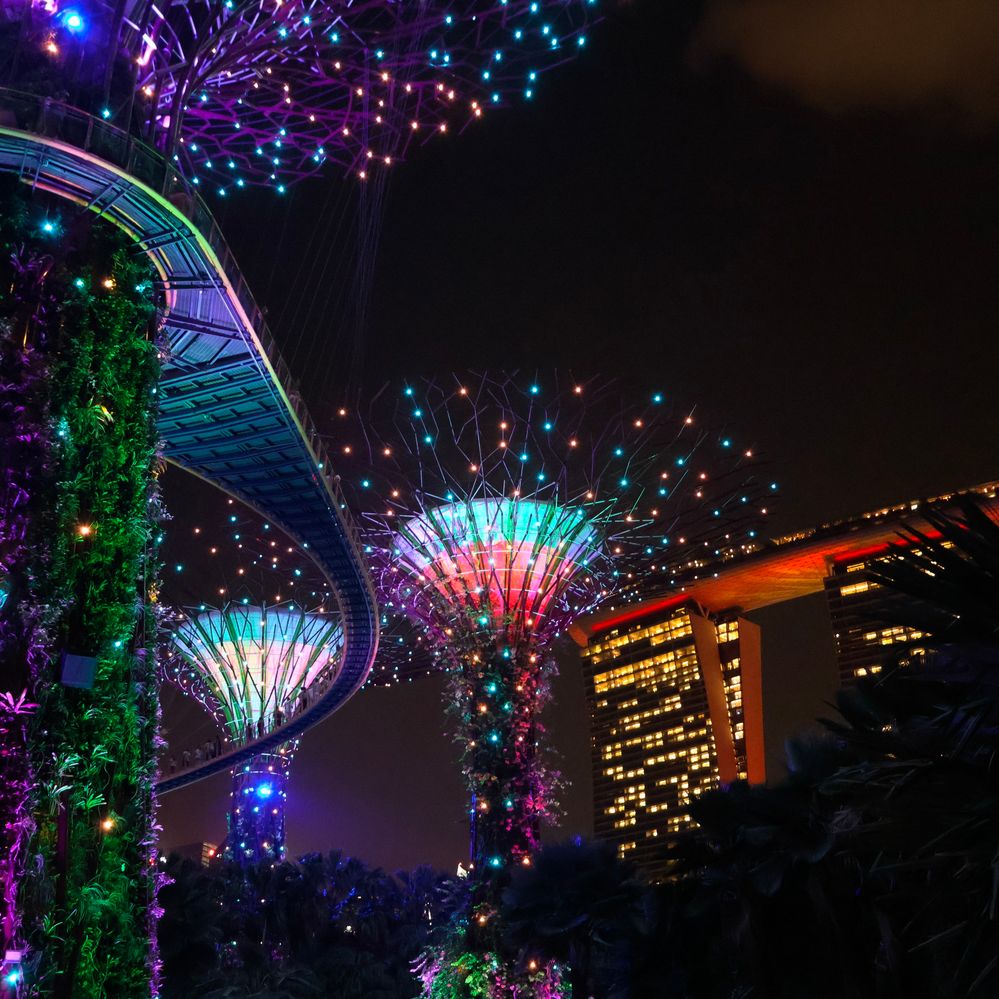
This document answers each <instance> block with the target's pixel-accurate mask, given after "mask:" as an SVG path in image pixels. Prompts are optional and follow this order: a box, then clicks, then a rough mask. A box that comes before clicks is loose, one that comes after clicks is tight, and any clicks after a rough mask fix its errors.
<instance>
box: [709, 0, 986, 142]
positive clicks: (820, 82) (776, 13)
mask: <svg viewBox="0 0 999 999" xmlns="http://www.w3.org/2000/svg"><path fill="white" fill-rule="evenodd" d="M693 56H694V59H695V61H697V62H699V63H702V64H703V62H704V61H705V60H710V59H711V58H717V57H732V58H735V59H736V60H738V61H739V62H740V63H741V64H742V65H744V66H745V67H746V69H748V70H749V71H750V72H751V73H752V74H753V75H754V76H756V77H757V78H758V79H760V80H763V81H765V82H767V83H771V84H775V85H778V86H781V87H784V88H786V89H789V90H791V91H792V92H794V93H795V94H796V95H797V96H798V97H799V98H800V99H801V100H803V101H805V102H807V103H809V104H813V105H816V106H818V107H822V108H825V109H827V110H832V111H842V110H854V109H863V108H879V109H887V110H935V109H936V110H939V109H950V110H951V111H956V112H957V113H958V114H959V115H961V116H962V117H964V118H966V119H968V120H969V121H971V122H977V123H979V124H981V123H987V124H995V123H997V122H999V2H997V0H713V2H712V3H711V4H710V6H709V8H708V14H707V16H706V18H705V20H704V22H703V24H702V25H701V28H700V29H699V31H698V33H697V37H696V41H695V44H694V48H693Z"/></svg>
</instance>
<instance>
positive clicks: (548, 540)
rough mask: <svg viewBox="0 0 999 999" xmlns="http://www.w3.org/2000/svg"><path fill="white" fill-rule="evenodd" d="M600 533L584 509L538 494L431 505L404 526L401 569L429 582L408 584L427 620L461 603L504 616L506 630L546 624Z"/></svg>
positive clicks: (479, 613) (476, 612) (495, 617)
mask: <svg viewBox="0 0 999 999" xmlns="http://www.w3.org/2000/svg"><path fill="white" fill-rule="evenodd" d="M598 545H599V535H598V532H597V530H596V528H595V527H594V526H593V525H592V524H590V523H589V521H588V520H587V519H586V517H585V516H584V513H583V510H582V509H580V508H578V507H577V508H571V507H565V506H559V505H558V504H556V503H543V502H539V501H537V500H533V499H505V498H495V499H477V500H469V501H466V502H457V503H453V504H450V505H447V506H439V507H433V508H431V509H428V510H426V511H425V512H424V513H422V514H421V515H419V516H416V517H410V518H408V519H406V520H405V521H403V522H402V523H401V524H400V525H399V529H398V532H397V534H396V535H395V554H396V556H397V560H396V568H397V570H398V569H401V570H402V571H404V572H405V573H407V574H408V575H409V576H410V578H417V579H422V580H424V581H426V582H427V583H428V584H429V585H428V586H423V587H410V588H409V589H408V592H409V600H410V601H411V602H412V603H414V604H419V605H423V607H424V610H423V613H422V614H421V615H420V616H421V617H423V618H428V617H431V616H437V617H438V618H442V619H444V620H447V619H448V618H450V617H451V616H452V615H453V613H454V607H455V605H456V604H458V605H460V606H462V607H464V608H465V610H466V613H468V614H469V615H471V616H473V617H477V618H481V620H480V621H479V623H480V624H482V625H485V624H487V623H490V622H493V621H494V622H503V623H504V625H505V628H506V631H507V633H508V634H513V635H518V636H519V635H523V634H524V633H526V632H529V631H531V630H532V629H534V628H535V627H538V626H541V625H543V619H544V617H545V614H546V612H547V610H548V607H549V605H550V604H551V603H552V601H560V600H561V598H563V597H564V596H565V593H566V590H567V589H568V588H569V587H570V585H571V583H572V580H573V578H574V576H575V575H576V573H578V572H580V571H583V572H585V570H586V567H587V564H588V563H589V562H590V560H591V559H592V558H594V557H595V556H596V555H597V554H598Z"/></svg>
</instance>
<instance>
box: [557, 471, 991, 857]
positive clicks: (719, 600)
mask: <svg viewBox="0 0 999 999" xmlns="http://www.w3.org/2000/svg"><path fill="white" fill-rule="evenodd" d="M963 495H972V496H974V497H976V498H977V500H978V502H979V503H980V504H981V505H982V508H983V509H984V510H985V511H986V512H987V513H988V514H989V515H990V516H992V517H993V518H999V483H994V482H993V483H987V484H985V485H982V486H976V487H973V488H971V489H968V490H965V491H963V492H961V493H954V494H948V495H946V496H942V497H937V498H934V499H932V500H927V501H910V502H906V503H902V504H898V505H896V506H892V507H887V508H884V509H881V510H877V511H874V512H871V513H867V514H862V515H860V516H857V517H852V518H850V519H849V520H844V521H840V522H837V523H834V524H828V525H823V526H821V527H818V528H815V529H812V530H809V531H803V532H800V533H798V534H796V535H794V536H792V537H788V538H782V539H778V540H776V541H773V542H771V543H769V544H767V545H765V546H761V547H760V549H759V550H757V551H755V552H753V553H752V554H749V555H747V556H744V557H741V558H736V559H733V560H731V561H729V562H726V563H723V564H722V565H721V566H719V569H718V571H717V572H714V573H712V574H711V575H710V576H708V577H707V578H704V579H700V580H691V581H689V582H688V583H687V584H686V585H681V586H678V587H677V589H676V590H675V591H674V592H673V593H672V594H669V595H666V596H664V597H659V598H655V599H651V600H648V601H646V602H644V603H641V604H638V605H633V606H631V607H628V606H625V607H619V608H617V609H609V610H605V611H603V612H601V613H598V614H596V615H593V616H591V617H589V618H583V619H581V620H579V621H578V622H576V623H575V624H573V625H571V626H570V627H569V629H568V631H569V634H570V635H571V636H572V637H573V638H574V639H575V641H576V642H577V644H578V645H579V646H580V648H581V650H582V663H583V676H584V681H585V684H586V692H587V700H588V704H589V710H590V726H591V727H590V734H591V745H592V753H593V793H594V803H593V804H594V808H593V812H594V832H595V835H596V836H597V838H599V839H603V840H606V841H608V842H611V843H614V844H616V846H617V848H618V850H619V851H620V852H621V854H622V855H623V856H626V857H628V858H629V859H630V860H632V861H634V862H635V863H636V864H638V865H639V866H640V867H642V868H643V869H644V870H645V871H647V872H648V873H649V874H650V875H652V876H653V877H655V876H658V875H661V874H662V873H663V870H664V867H665V857H666V852H667V851H666V850H665V849H664V848H663V844H664V843H665V842H667V841H668V839H669V837H670V836H671V835H675V834H677V833H679V832H682V830H684V829H685V828H687V827H688V826H690V825H691V819H690V816H689V810H688V808H689V804H690V802H691V801H692V800H693V799H694V798H696V797H697V796H698V795H700V794H703V793H704V792H705V791H707V790H710V789H713V788H716V787H720V786H724V785H725V784H727V783H729V782H730V781H732V780H734V779H736V778H743V779H746V780H748V781H749V782H750V783H757V782H761V781H763V780H765V778H766V773H765V769H766V766H765V760H764V735H763V721H764V703H763V687H762V682H763V681H762V675H763V662H762V660H763V653H762V639H763V635H762V634H761V629H760V627H759V626H758V625H757V624H755V623H753V622H750V621H749V620H747V619H746V617H745V616H744V615H745V614H747V613H752V612H753V611H756V610H760V609H762V608H765V607H770V606H773V605H775V604H781V603H784V602H786V601H789V600H795V599H798V598H801V597H806V596H810V595H814V594H822V593H824V594H825V596H826V600H827V602H828V607H829V612H830V618H831V622H832V632H833V638H834V640H835V648H836V657H837V668H838V673H839V679H840V682H841V683H850V682H852V681H853V680H854V679H855V678H857V677H863V676H866V675H869V674H871V673H878V672H879V671H880V670H881V669H883V668H884V667H885V665H886V664H887V663H888V662H890V661H894V660H896V659H898V657H899V656H900V655H901V656H905V655H906V654H907V653H912V652H914V651H915V650H917V649H919V648H920V644H921V640H922V637H923V636H922V635H921V633H919V632H918V631H914V630H912V629H910V628H906V627H904V626H902V625H900V624H896V623H894V622H893V618H894V617H895V614H894V613H893V611H894V610H895V609H897V608H898V606H899V604H900V603H902V602H905V601H907V600H908V599H910V598H907V597H902V596H899V595H897V594H893V593H891V592H889V591H888V590H887V589H885V588H884V587H882V586H880V585H879V584H878V583H877V582H876V581H875V580H874V579H872V578H871V572H872V570H873V571H876V570H877V566H878V562H879V560H882V559H884V558H886V556H887V553H888V552H889V551H890V550H891V549H893V548H895V549H897V547H898V546H899V545H900V544H902V543H903V542H902V539H901V537H900V533H899V532H900V531H902V530H903V529H904V528H905V527H906V526H908V527H910V528H915V529H917V530H921V531H927V530H930V528H929V527H928V525H927V523H926V521H925V520H924V519H923V517H922V515H921V511H922V510H923V508H924V507H925V506H926V505H928V504H932V505H933V506H935V507H940V508H943V509H946V508H947V505H948V502H950V501H951V500H953V499H954V498H956V497H957V496H963ZM804 720H805V719H802V721H804Z"/></svg>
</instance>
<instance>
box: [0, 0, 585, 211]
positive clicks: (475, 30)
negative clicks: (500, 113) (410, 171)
mask: <svg viewBox="0 0 999 999" xmlns="http://www.w3.org/2000/svg"><path fill="white" fill-rule="evenodd" d="M0 9H2V11H3V12H4V13H5V14H6V16H7V19H8V22H9V25H10V28H9V30H8V34H9V35H10V36H11V39H12V41H11V48H12V55H11V59H12V66H11V69H12V76H13V77H16V78H17V79H19V80H20V81H22V82H25V83H31V84H34V85H36V86H46V85H47V86H48V87H49V89H50V91H55V92H61V93H65V94H66V95H70V89H72V90H73V91H74V93H73V94H72V95H71V96H74V98H75V100H76V101H77V102H78V103H80V104H82V105H83V106H86V107H89V108H90V110H92V111H93V112H94V113H100V114H101V115H102V116H103V117H105V118H107V119H110V120H113V121H115V122H116V123H119V124H120V125H121V126H122V127H124V128H126V129H127V130H132V131H135V132H137V133H138V134H141V135H142V136H143V137H144V138H145V139H146V140H147V141H149V142H150V143H152V144H154V145H155V146H156V147H157V148H158V149H160V150H161V151H163V152H164V153H165V154H166V155H168V156H171V157H174V158H175V159H176V160H177V162H178V163H180V164H181V165H182V168H183V170H184V171H185V173H186V174H187V175H188V176H189V177H190V178H191V179H192V181H193V182H194V183H196V184H200V183H202V182H203V181H204V182H206V183H207V182H210V183H211V184H212V185H213V187H214V188H215V189H216V190H218V191H220V192H221V193H223V194H224V193H226V192H228V191H233V190H236V189H238V188H242V187H244V186H246V185H248V184H265V185H269V186H271V187H273V188H275V189H276V190H277V191H279V192H283V191H284V190H285V189H286V186H287V185H288V184H289V183H290V182H292V181H294V180H297V179H299V178H301V177H303V176H306V175H309V174H312V173H315V172H316V171H318V170H319V169H321V168H322V166H323V164H325V163H330V164H335V165H336V166H338V167H339V168H340V169H342V170H346V171H350V172H353V173H354V174H355V175H356V176H358V177H360V178H361V179H366V178H367V177H368V176H369V174H370V172H371V171H372V170H373V169H384V168H385V167H388V166H390V165H391V164H392V163H393V162H394V161H395V160H396V159H398V158H399V157H400V156H402V155H403V154H404V153H405V151H406V149H407V148H408V147H409V146H410V145H411V144H412V143H413V142H424V141H427V140H428V139H429V138H430V137H432V136H435V135H436V136H440V135H442V134H446V133H448V132H451V131H461V130H462V129H464V128H465V127H467V126H468V125H470V124H472V123H474V122H476V121H478V120H479V119H481V118H483V117H484V116H485V115H486V114H487V113H488V112H489V111H490V110H492V109H495V108H498V107H502V106H504V105H509V104H511V103H523V102H530V101H531V100H532V99H533V98H534V97H535V95H536V93H537V91H538V86H539V76H540V74H541V73H542V72H543V71H544V70H546V69H549V68H551V67H552V66H554V65H557V64H559V63H562V62H564V61H565V60H566V59H568V58H570V57H571V56H572V55H573V54H574V53H576V52H577V51H579V49H580V48H582V47H583V46H585V44H586V41H587V34H586V31H587V27H588V24H589V23H590V22H592V21H593V20H594V18H595V13H596V0H420V2H393V0H347V2H345V3H337V4H334V3H329V2H327V0H166V2H164V3H161V4H154V3H152V2H150V0H114V2H113V3H110V2H109V3H101V2H94V0H90V2H87V0H80V2H74V0H69V2H62V0H41V2H39V0H5V3H4V5H3V6H2V8H0ZM59 68H61V72H53V70H56V69H59ZM57 81H58V82H57Z"/></svg>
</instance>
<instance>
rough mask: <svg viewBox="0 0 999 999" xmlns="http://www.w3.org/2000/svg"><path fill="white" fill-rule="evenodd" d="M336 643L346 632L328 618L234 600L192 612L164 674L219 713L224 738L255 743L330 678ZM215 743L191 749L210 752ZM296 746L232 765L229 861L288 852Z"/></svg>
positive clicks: (280, 855)
mask: <svg viewBox="0 0 999 999" xmlns="http://www.w3.org/2000/svg"><path fill="white" fill-rule="evenodd" d="M342 645H343V629H342V627H341V625H340V622H339V620H338V619H337V618H336V617H334V616H331V615H325V614H317V613H309V612H306V611H304V610H301V609H297V608H295V607H293V606H290V605H287V606H283V607H256V606H248V605H243V604H232V605H229V606H227V607H225V608H223V609H221V610H208V609H206V610H203V611H200V612H195V613H192V614H191V615H190V616H189V617H188V618H187V619H186V620H185V621H184V622H183V623H181V624H180V625H179V626H178V627H177V628H176V630H175V631H174V633H173V649H174V654H173V655H171V656H169V657H168V658H167V665H166V670H167V675H168V676H169V677H170V679H171V680H172V681H173V682H174V683H175V684H176V685H177V686H179V687H180V688H181V689H182V690H184V691H185V692H187V693H189V694H191V695H193V696H194V697H196V698H197V699H198V700H199V701H201V703H202V704H203V705H204V706H205V707H206V708H207V709H208V710H209V711H210V712H211V713H212V714H213V715H214V716H215V717H216V719H217V720H218V721H219V723H220V724H221V725H222V726H223V727H224V729H225V732H226V737H225V738H226V740H227V741H230V742H234V743H241V742H252V741H253V740H255V739H257V738H258V737H260V736H262V735H264V734H265V733H266V732H270V731H273V730H275V729H278V728H280V726H281V725H282V724H283V723H285V722H286V721H288V720H289V719H290V718H291V717H292V716H293V715H294V714H295V713H296V712H298V711H300V710H302V709H303V708H304V707H305V706H306V704H307V703H308V701H309V699H310V698H311V697H313V696H315V695H316V692H317V689H318V688H320V687H323V686H325V685H326V684H327V683H328V682H329V681H330V680H332V679H333V677H334V675H335V672H336V668H337V663H338V660H339V655H340V651H341V648H342ZM220 743H221V740H217V741H216V742H215V743H212V742H209V743H208V744H207V745H205V746H204V747H201V748H199V749H198V750H197V752H203V753H206V754H208V755H211V754H212V753H215V752H218V751H220V750H221V744H220ZM297 746H298V741H297V740H290V741H289V742H286V743H284V744H283V745H281V746H279V747H278V748H277V749H276V750H274V751H271V752H263V753H258V754H257V755H255V756H253V757H252V758H251V759H250V760H248V761H245V762H243V763H240V764H238V765H237V767H236V768H235V769H234V771H233V785H232V801H231V805H230V810H229V835H228V840H227V854H228V855H229V856H231V857H232V858H233V859H236V860H239V861H240V862H243V863H255V862H258V861H261V860H271V861H276V860H280V859H282V858H283V857H284V805H285V801H286V799H287V785H288V774H289V768H290V766H291V761H292V759H293V757H294V754H295V750H296V748H297ZM184 762H188V763H189V762H190V761H189V760H188V761H183V760H182V761H181V763H182V765H183V763H184ZM175 763H176V761H175Z"/></svg>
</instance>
